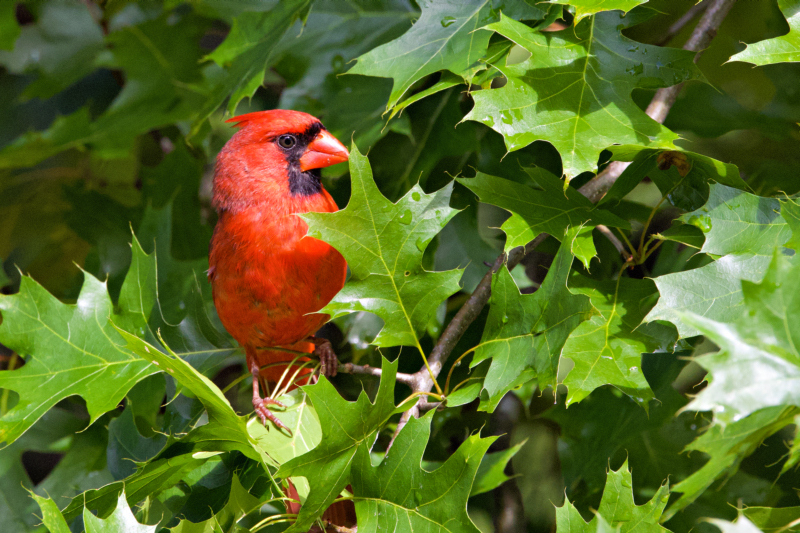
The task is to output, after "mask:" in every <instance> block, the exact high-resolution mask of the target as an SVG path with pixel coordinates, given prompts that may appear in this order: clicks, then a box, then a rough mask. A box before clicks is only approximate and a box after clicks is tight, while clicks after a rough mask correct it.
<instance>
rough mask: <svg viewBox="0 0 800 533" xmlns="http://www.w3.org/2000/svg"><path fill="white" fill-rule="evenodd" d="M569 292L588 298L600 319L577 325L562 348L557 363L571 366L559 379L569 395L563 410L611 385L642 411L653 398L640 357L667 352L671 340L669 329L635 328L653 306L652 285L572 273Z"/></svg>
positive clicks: (673, 335)
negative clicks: (566, 361) (561, 361)
mask: <svg viewBox="0 0 800 533" xmlns="http://www.w3.org/2000/svg"><path fill="white" fill-rule="evenodd" d="M569 290H570V292H572V293H573V294H584V295H586V296H588V297H589V299H590V300H591V302H592V307H594V308H595V309H597V310H598V311H599V312H600V314H599V315H595V316H593V317H592V318H590V319H589V320H587V321H585V322H583V323H581V324H580V325H579V326H578V327H577V328H575V330H574V331H573V332H572V333H571V334H570V336H569V338H568V339H567V342H566V343H565V344H564V349H563V351H562V357H565V358H568V359H570V360H571V361H572V362H573V363H574V364H575V366H574V367H573V368H572V370H570V371H569V374H567V376H566V378H564V385H566V386H567V388H568V389H569V393H568V395H567V400H566V405H567V406H569V405H570V404H572V403H574V402H579V401H581V400H582V399H584V398H586V397H587V396H588V395H589V394H590V393H591V392H592V391H593V390H594V389H596V388H598V387H601V386H603V385H613V386H614V387H616V388H618V389H619V390H621V391H622V392H624V393H625V394H627V395H628V396H630V397H631V399H633V400H634V401H635V402H636V403H638V404H639V405H641V406H642V407H644V408H645V410H647V409H648V404H649V402H650V400H652V399H653V398H654V396H653V391H652V390H651V389H650V385H649V384H648V383H647V380H646V379H645V377H644V373H643V372H642V354H643V353H649V352H655V351H671V349H672V346H674V344H675V341H676V340H677V335H676V334H675V332H674V330H673V329H672V328H671V327H667V326H664V325H660V324H648V325H647V326H642V327H640V326H639V325H640V323H641V322H642V319H643V318H644V317H645V315H646V314H647V312H648V311H649V310H650V309H651V308H652V307H653V305H654V304H655V300H656V298H657V294H658V291H657V290H656V287H655V285H654V284H653V282H652V281H651V280H638V279H631V278H627V277H623V276H620V277H618V278H617V280H616V281H612V280H609V281H596V280H592V279H589V278H586V277H584V276H581V275H579V274H577V273H575V274H573V275H572V276H571V278H570V280H569Z"/></svg>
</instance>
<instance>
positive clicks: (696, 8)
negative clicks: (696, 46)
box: [656, 0, 711, 46]
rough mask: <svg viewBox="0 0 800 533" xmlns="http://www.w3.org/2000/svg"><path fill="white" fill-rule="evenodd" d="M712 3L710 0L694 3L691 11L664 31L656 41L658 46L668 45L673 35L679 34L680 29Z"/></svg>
mask: <svg viewBox="0 0 800 533" xmlns="http://www.w3.org/2000/svg"><path fill="white" fill-rule="evenodd" d="M709 4H711V2H710V1H709V0H705V1H704V2H698V3H697V4H695V5H693V6H692V7H691V8H689V11H687V12H686V13H684V14H683V16H682V17H681V18H679V19H678V20H676V21H675V22H673V23H672V25H671V26H670V27H669V28H667V31H665V32H664V35H662V36H661V39H659V40H658V42H656V45H657V46H666V45H667V44H669V42H670V41H671V40H672V38H673V37H675V36H676V35H678V34H679V33H680V31H681V30H682V29H683V28H684V26H686V25H687V24H689V23H690V22H691V21H692V19H694V18H695V17H696V16H697V15H699V14H700V13H702V12H703V11H705V9H706V8H707V7H708V6H709Z"/></svg>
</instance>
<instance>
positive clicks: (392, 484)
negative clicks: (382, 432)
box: [351, 412, 496, 533]
mask: <svg viewBox="0 0 800 533" xmlns="http://www.w3.org/2000/svg"><path fill="white" fill-rule="evenodd" d="M432 418H433V412H429V413H428V414H426V415H425V416H423V417H422V418H412V419H411V420H409V421H408V423H407V424H406V425H405V427H404V428H403V430H402V431H401V432H400V434H399V435H398V436H397V439H396V440H395V442H394V444H393V445H392V449H391V450H390V451H389V453H387V454H386V457H385V458H384V460H383V462H382V463H381V464H380V465H378V466H376V467H373V466H372V463H371V460H370V455H369V450H368V448H366V447H363V446H362V447H359V448H358V450H357V451H356V455H355V458H354V459H353V471H352V474H351V476H352V486H353V496H354V498H353V499H354V501H355V505H356V515H357V517H358V530H359V531H364V532H366V533H373V532H377V531H396V532H398V533H411V532H414V531H430V532H442V533H444V532H450V531H465V532H466V531H470V532H475V533H477V532H478V528H476V527H475V525H474V524H473V523H472V521H471V520H470V518H469V516H468V515H467V498H469V495H470V487H472V481H473V479H474V478H475V473H476V471H477V469H478V466H479V465H480V463H481V459H482V458H483V457H484V454H485V453H486V450H487V449H488V448H489V446H490V445H491V444H492V442H493V441H494V440H495V438H496V437H492V438H486V439H481V438H480V437H479V436H478V435H471V436H469V437H467V439H466V441H464V443H463V444H461V446H459V447H458V449H457V450H456V451H455V453H453V455H451V456H450V457H449V458H448V459H447V461H445V462H444V464H443V465H442V466H440V467H439V468H437V469H436V470H434V471H433V472H427V471H425V470H423V469H422V468H421V464H420V463H421V461H422V455H423V453H424V452H425V447H426V446H427V444H428V439H429V438H430V431H431V429H430V424H431V419H432Z"/></svg>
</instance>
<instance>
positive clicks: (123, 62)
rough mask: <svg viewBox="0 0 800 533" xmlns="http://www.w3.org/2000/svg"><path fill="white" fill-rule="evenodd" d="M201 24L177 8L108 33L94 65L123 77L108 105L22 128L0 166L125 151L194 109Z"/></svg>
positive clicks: (199, 93) (199, 97) (198, 100)
mask: <svg viewBox="0 0 800 533" xmlns="http://www.w3.org/2000/svg"><path fill="white" fill-rule="evenodd" d="M205 24H206V23H203V21H202V19H200V18H199V17H197V16H196V15H193V14H191V13H185V14H183V15H179V14H178V13H177V12H176V13H172V14H163V15H161V16H160V17H158V18H156V19H153V20H147V21H145V22H143V23H141V24H139V25H135V26H126V27H123V28H122V29H119V30H118V31H115V32H113V33H110V34H109V35H108V36H107V37H106V42H107V44H109V45H110V46H111V49H110V50H108V51H106V52H104V53H103V54H101V55H99V56H98V58H97V61H96V66H101V67H105V68H109V69H115V70H122V71H124V72H125V76H126V83H125V86H124V87H123V88H122V91H121V92H120V93H119V94H118V95H117V97H116V98H115V99H114V101H113V102H112V103H111V105H110V106H109V107H108V109H106V110H105V112H104V113H103V114H102V115H100V117H98V119H97V120H96V121H94V122H91V123H90V121H89V110H88V108H87V107H83V108H81V109H79V110H78V111H76V112H74V113H72V114H71V115H68V116H66V117H60V118H58V119H56V121H55V122H54V123H53V124H52V125H51V126H50V128H49V129H48V130H45V131H44V132H29V133H26V134H25V135H23V136H21V137H20V138H18V139H17V140H16V141H15V142H13V143H12V144H10V145H9V146H7V147H5V148H4V149H3V150H2V151H0V168H12V167H24V166H33V165H35V164H37V163H39V162H40V161H43V160H44V159H46V158H48V157H50V156H52V155H55V154H57V153H59V152H62V151H64V150H68V149H71V148H83V147H86V146H91V147H92V150H93V154H94V155H95V156H99V157H103V158H115V157H120V156H124V155H127V154H128V153H129V152H130V151H131V150H132V149H133V146H134V142H135V140H136V137H137V136H138V135H140V134H143V133H146V132H148V131H150V130H153V129H157V128H160V127H164V126H167V125H170V124H173V123H175V122H177V121H180V120H185V119H187V118H189V117H191V116H194V115H195V114H196V111H197V108H198V106H200V105H201V104H202V103H203V102H204V101H205V100H206V97H205V89H204V88H202V83H201V82H202V81H203V75H202V72H201V70H200V67H199V65H198V60H199V59H200V48H199V45H198V43H199V41H200V38H201V37H202V35H203V34H204V32H205Z"/></svg>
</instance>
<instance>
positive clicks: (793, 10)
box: [729, 0, 800, 65]
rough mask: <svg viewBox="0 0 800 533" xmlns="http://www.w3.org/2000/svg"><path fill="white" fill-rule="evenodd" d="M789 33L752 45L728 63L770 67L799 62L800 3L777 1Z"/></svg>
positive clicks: (788, 0)
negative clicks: (735, 62) (742, 62)
mask: <svg viewBox="0 0 800 533" xmlns="http://www.w3.org/2000/svg"><path fill="white" fill-rule="evenodd" d="M778 7H780V8H781V11H782V12H783V16H784V17H786V22H788V23H789V33H787V34H786V35H782V36H780V37H774V38H772V39H767V40H765V41H761V42H758V43H754V44H748V45H747V48H745V49H744V50H743V51H741V52H739V53H738V54H735V55H733V56H732V57H731V58H730V60H729V61H744V62H745V63H752V64H753V65H771V64H773V63H786V62H791V63H797V62H798V61H800V1H798V0H778Z"/></svg>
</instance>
